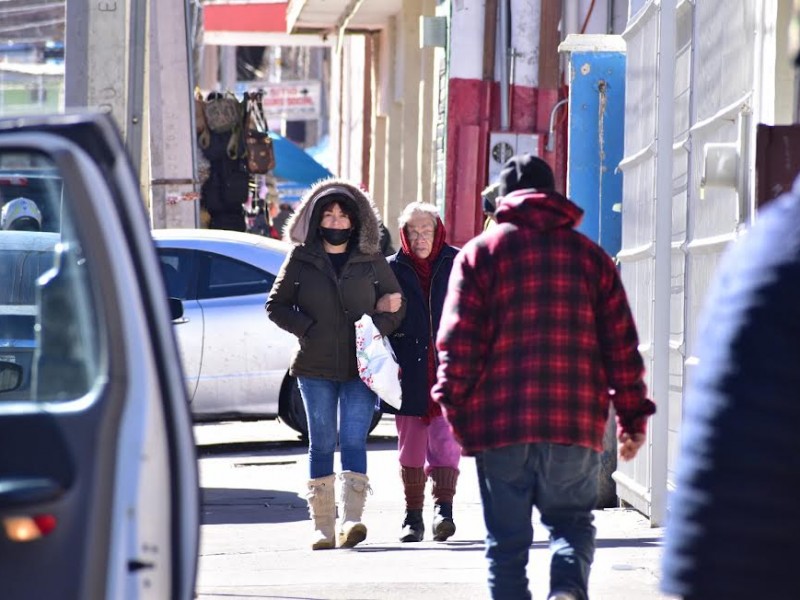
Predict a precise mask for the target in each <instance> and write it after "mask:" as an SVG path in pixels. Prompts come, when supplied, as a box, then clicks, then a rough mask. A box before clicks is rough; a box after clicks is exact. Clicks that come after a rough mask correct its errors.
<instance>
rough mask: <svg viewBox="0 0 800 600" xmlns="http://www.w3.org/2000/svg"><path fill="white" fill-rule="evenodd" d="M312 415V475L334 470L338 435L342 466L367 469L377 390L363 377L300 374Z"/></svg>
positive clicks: (310, 415) (364, 470) (307, 410)
mask: <svg viewBox="0 0 800 600" xmlns="http://www.w3.org/2000/svg"><path fill="white" fill-rule="evenodd" d="M297 383H298V386H299V387H300V395H301V396H302V397H303V406H305V409H306V417H307V419H308V459H309V470H310V476H311V478H312V479H316V478H317V477H326V476H328V475H330V474H331V473H333V453H334V452H335V450H336V440H337V427H336V425H337V423H336V412H337V408H338V411H339V429H338V439H339V446H340V448H341V455H342V456H341V459H342V470H343V471H355V472H357V473H364V474H366V473H367V435H369V426H370V424H371V423H372V417H373V416H374V415H375V404H376V398H375V394H374V393H373V392H372V391H371V390H370V389H369V388H368V387H367V386H366V385H365V384H364V382H363V381H361V380H360V379H351V380H349V381H333V380H331V379H319V378H316V377H298V378H297Z"/></svg>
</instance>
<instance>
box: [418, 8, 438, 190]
mask: <svg viewBox="0 0 800 600" xmlns="http://www.w3.org/2000/svg"><path fill="white" fill-rule="evenodd" d="M422 14H423V15H425V16H434V15H436V0H423V2H422ZM420 61H421V66H420V90H419V101H420V121H419V130H420V135H419V142H418V143H419V146H418V149H417V154H418V155H419V181H420V187H419V198H420V200H424V201H426V202H434V201H435V198H436V190H435V181H434V172H435V171H434V161H435V158H436V123H435V119H436V94H435V92H436V90H437V89H438V85H437V83H438V82H437V81H436V71H435V66H436V48H422V49H421V50H420Z"/></svg>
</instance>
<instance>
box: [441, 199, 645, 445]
mask: <svg viewBox="0 0 800 600" xmlns="http://www.w3.org/2000/svg"><path fill="white" fill-rule="evenodd" d="M527 192H528V193H523V192H516V193H514V194H511V195H509V196H506V197H505V198H503V200H502V201H501V204H500V207H499V208H498V211H497V213H496V215H497V218H498V222H499V225H498V226H497V227H495V228H494V229H492V230H490V231H488V232H485V233H483V234H482V235H480V236H478V237H477V238H475V239H473V240H471V241H470V242H469V243H467V244H466V245H465V247H464V248H463V250H462V251H461V252H460V253H459V255H458V256H457V257H456V261H455V264H454V266H453V271H452V274H451V277H450V283H449V288H448V293H447V299H446V301H445V306H444V311H443V315H442V320H441V326H440V328H439V332H438V337H437V349H438V352H439V360H440V366H439V371H438V381H437V383H436V385H435V387H434V390H433V395H434V399H435V400H436V401H437V402H439V403H440V404H441V405H442V406H443V407H444V410H445V415H446V417H447V419H448V420H449V421H450V423H451V426H452V427H453V430H454V432H455V434H456V436H457V437H458V439H459V441H460V442H461V444H462V446H463V447H464V449H465V451H466V452H467V453H468V454H474V453H476V452H479V451H481V450H484V449H487V448H496V447H499V446H506V445H511V444H521V443H533V442H553V443H561V444H577V445H580V446H585V447H589V448H593V449H595V450H598V451H601V450H602V447H603V432H604V430H605V423H606V420H607V417H608V407H609V402H610V401H611V400H613V402H614V405H615V408H616V410H617V418H618V422H619V426H620V428H621V430H622V431H625V432H627V433H644V431H645V427H646V418H647V416H648V415H650V414H652V413H653V412H655V405H654V404H653V403H652V402H651V401H650V400H648V399H647V397H646V393H647V390H646V386H645V384H644V381H643V379H642V377H643V374H644V365H643V362H642V358H641V356H640V354H639V351H638V336H637V333H636V327H635V324H634V321H633V317H632V315H631V312H630V308H629V306H628V301H627V298H626V295H625V290H624V289H623V287H622V282H621V280H620V277H619V274H618V272H617V269H616V267H615V265H614V263H613V262H612V261H611V259H610V258H609V257H608V255H607V254H606V253H605V251H604V250H603V249H602V248H600V247H599V246H598V245H597V244H595V243H594V242H592V241H591V240H589V239H588V238H587V237H585V236H584V235H582V234H580V233H578V232H576V231H575V230H574V229H573V228H572V227H573V226H574V225H575V223H576V222H577V220H578V219H579V218H580V215H581V211H580V209H579V208H578V207H577V206H575V205H574V204H573V203H572V202H570V201H569V200H567V199H566V198H564V197H563V196H560V195H558V194H554V193H551V194H541V193H532V192H531V191H530V190H528V191H527Z"/></svg>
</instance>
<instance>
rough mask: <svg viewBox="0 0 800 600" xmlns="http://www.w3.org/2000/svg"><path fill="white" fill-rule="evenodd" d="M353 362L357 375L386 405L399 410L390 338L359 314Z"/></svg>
mask: <svg viewBox="0 0 800 600" xmlns="http://www.w3.org/2000/svg"><path fill="white" fill-rule="evenodd" d="M355 328H356V361H357V362H358V375H359V377H361V381H363V382H364V383H365V384H367V387H368V388H369V389H371V390H372V391H373V392H375V394H376V395H377V396H378V397H379V398H380V399H381V400H383V401H384V402H386V404H388V405H389V406H391V407H393V408H395V409H397V410H400V407H401V406H402V401H403V397H402V396H403V393H402V389H401V388H400V365H399V364H397V358H396V357H395V355H394V350H392V346H391V344H390V343H389V340H388V339H387V338H385V337H383V335H381V332H380V331H379V330H378V328H377V327H376V326H375V323H374V322H373V321H372V317H370V316H369V315H366V314H365V315H364V316H362V317H361V318H360V319H359V320H358V321H356V322H355Z"/></svg>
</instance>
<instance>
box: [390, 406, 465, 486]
mask: <svg viewBox="0 0 800 600" xmlns="http://www.w3.org/2000/svg"><path fill="white" fill-rule="evenodd" d="M394 422H395V425H396V426H397V449H398V451H399V457H398V458H399V460H400V465H401V466H403V467H424V468H425V474H426V475H428V474H429V473H430V470H431V469H432V468H434V467H450V468H453V469H458V462H459V460H461V446H460V445H459V443H458V442H457V441H456V440H455V438H454V437H453V432H452V431H450V425H449V424H448V423H447V420H446V419H445V418H444V417H443V416H438V417H434V418H433V419H431V420H430V422H427V423H426V422H425V420H424V419H423V418H422V417H407V416H403V415H395V418H394Z"/></svg>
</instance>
